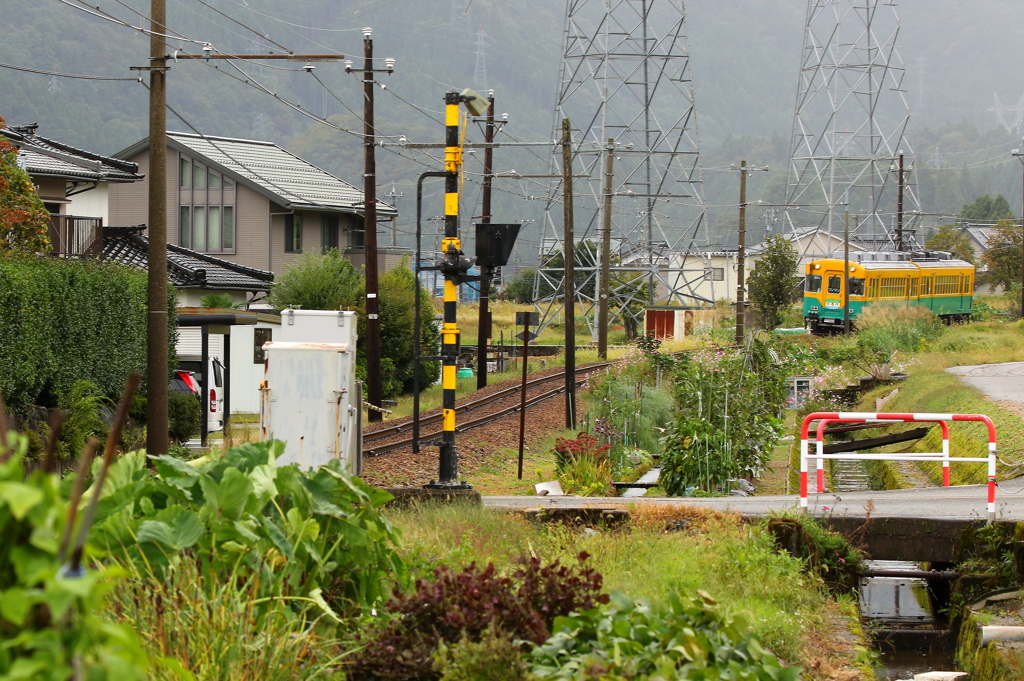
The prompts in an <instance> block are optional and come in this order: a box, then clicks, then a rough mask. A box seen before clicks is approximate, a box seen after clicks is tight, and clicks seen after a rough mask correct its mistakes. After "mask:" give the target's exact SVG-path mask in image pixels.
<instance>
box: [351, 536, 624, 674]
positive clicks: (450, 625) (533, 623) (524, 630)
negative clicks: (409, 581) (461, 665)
mask: <svg viewBox="0 0 1024 681" xmlns="http://www.w3.org/2000/svg"><path fill="white" fill-rule="evenodd" d="M588 557H589V556H588V555H587V554H586V552H583V553H580V555H579V564H578V565H577V566H575V567H572V566H566V565H562V564H560V562H559V561H555V562H554V563H551V564H548V565H542V564H541V562H540V560H539V559H537V558H530V559H529V560H526V561H525V562H524V564H523V566H522V567H521V568H519V569H518V570H516V571H515V572H514V573H513V574H512V575H511V576H508V577H503V576H501V575H499V574H498V572H497V570H496V569H495V567H494V565H493V564H488V565H487V567H485V568H483V569H481V568H479V567H477V565H476V563H473V564H471V565H469V566H468V567H465V568H463V570H462V571H461V572H455V571H453V570H451V569H449V568H448V567H447V566H441V567H439V568H436V569H435V570H434V572H433V575H432V576H431V577H430V578H427V579H422V578H421V579H418V580H416V585H415V588H414V589H413V590H412V591H410V592H409V593H402V594H398V595H396V596H394V597H393V598H392V599H391V600H390V601H389V602H388V604H387V606H386V608H385V609H386V610H387V612H388V613H389V614H390V615H392V619H390V620H389V621H387V622H386V623H384V624H382V625H381V626H380V627H378V628H377V629H376V630H371V631H370V632H368V633H367V634H366V636H365V637H363V636H361V635H360V637H359V638H360V639H361V641H360V643H363V644H365V648H364V649H363V650H362V651H361V652H360V654H359V656H358V659H357V660H356V661H355V662H353V663H352V665H351V666H350V667H349V669H348V670H347V678H352V679H389V680H394V681H413V680H417V681H418V680H423V681H433V680H435V679H439V678H440V676H441V675H440V673H439V672H437V671H436V670H435V669H434V668H433V666H432V663H431V659H432V656H433V655H434V652H435V651H436V650H437V647H438V643H439V642H440V641H444V642H445V643H446V644H454V643H456V642H458V641H460V640H463V639H464V638H466V639H469V640H472V641H479V640H480V637H481V635H482V634H483V633H484V632H485V631H486V630H487V628H488V626H491V627H492V628H494V629H497V630H499V631H502V632H507V633H508V634H510V635H511V637H512V638H513V639H514V640H521V641H525V642H528V643H533V644H540V643H543V642H544V641H545V640H547V638H548V637H549V636H550V634H551V626H552V623H553V622H554V620H555V618H556V617H560V616H565V615H568V614H569V613H570V612H574V611H575V612H580V611H583V610H590V609H591V608H595V607H597V606H598V605H599V604H606V603H608V596H607V595H606V594H604V593H602V592H601V585H602V582H603V578H602V576H601V574H600V573H599V572H597V571H596V570H594V569H593V568H591V567H589V566H587V565H586V564H585V563H586V559H587V558H588Z"/></svg>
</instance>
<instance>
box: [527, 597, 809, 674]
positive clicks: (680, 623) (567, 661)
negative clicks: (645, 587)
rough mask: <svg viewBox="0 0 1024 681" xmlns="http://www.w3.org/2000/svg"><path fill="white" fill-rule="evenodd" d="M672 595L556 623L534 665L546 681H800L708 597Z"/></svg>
mask: <svg viewBox="0 0 1024 681" xmlns="http://www.w3.org/2000/svg"><path fill="white" fill-rule="evenodd" d="M697 593H698V594H699V596H700V598H699V599H696V598H685V597H680V596H679V595H678V594H674V593H673V594H670V595H669V598H668V599H667V603H665V605H663V606H662V605H657V606H655V605H651V604H650V603H648V602H646V601H643V600H634V599H632V598H630V597H628V596H626V595H624V594H621V593H612V594H611V603H610V605H609V606H608V607H606V608H595V609H592V610H585V611H579V612H575V613H573V614H572V615H569V616H566V617H559V618H557V619H556V620H555V624H554V634H553V635H552V636H551V638H549V639H548V640H547V641H546V642H544V643H543V644H542V645H540V646H537V647H536V648H534V649H533V650H532V651H531V652H530V654H529V658H530V661H531V663H532V666H531V671H532V672H533V674H534V675H535V678H536V679H538V681H543V680H545V679H595V678H600V679H616V680H617V679H637V680H640V681H646V680H648V679H651V680H654V679H691V678H692V679H735V680H737V681H739V680H743V681H748V680H749V681H796V679H798V678H799V674H800V669H799V668H798V667H783V666H782V665H781V664H780V663H779V660H778V658H776V657H775V656H774V655H773V654H772V653H770V652H767V651H765V649H764V648H763V647H762V646H761V643H760V641H759V640H758V638H757V636H756V635H754V634H753V633H751V632H750V631H749V629H748V626H747V624H746V622H745V621H743V620H742V619H739V618H736V619H731V618H729V617H726V616H725V615H722V614H720V613H719V612H718V611H717V607H716V603H715V601H714V600H713V599H712V598H711V597H710V596H708V595H707V594H705V593H703V592H697Z"/></svg>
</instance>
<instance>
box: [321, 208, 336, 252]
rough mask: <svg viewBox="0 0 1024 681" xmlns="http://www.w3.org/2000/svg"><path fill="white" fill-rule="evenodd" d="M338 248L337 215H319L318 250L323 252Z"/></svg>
mask: <svg viewBox="0 0 1024 681" xmlns="http://www.w3.org/2000/svg"><path fill="white" fill-rule="evenodd" d="M331 249H334V250H337V249H338V216H337V215H321V216H320V250H321V252H323V253H326V252H327V251H329V250H331Z"/></svg>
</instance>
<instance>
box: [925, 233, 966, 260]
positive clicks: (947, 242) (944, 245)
mask: <svg viewBox="0 0 1024 681" xmlns="http://www.w3.org/2000/svg"><path fill="white" fill-rule="evenodd" d="M925 246H926V247H927V248H929V249H931V250H933V251H946V252H948V253H952V254H953V257H954V258H958V259H960V260H964V261H966V262H969V263H971V264H972V265H973V264H975V263H974V247H973V246H971V240H970V238H969V237H968V236H967V234H966V233H965V232H963V231H962V230H961V229H960V228H959V227H957V226H956V225H942V226H941V227H939V231H938V232H936V233H935V235H934V236H932V237H931V238H930V239H928V241H927V242H925Z"/></svg>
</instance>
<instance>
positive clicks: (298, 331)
mask: <svg viewBox="0 0 1024 681" xmlns="http://www.w3.org/2000/svg"><path fill="white" fill-rule="evenodd" d="M278 339H279V340H282V341H285V342H288V343H352V344H353V345H352V347H353V348H354V347H355V342H356V313H355V312H348V311H341V310H282V311H281V332H280V334H278Z"/></svg>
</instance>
